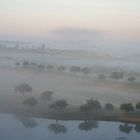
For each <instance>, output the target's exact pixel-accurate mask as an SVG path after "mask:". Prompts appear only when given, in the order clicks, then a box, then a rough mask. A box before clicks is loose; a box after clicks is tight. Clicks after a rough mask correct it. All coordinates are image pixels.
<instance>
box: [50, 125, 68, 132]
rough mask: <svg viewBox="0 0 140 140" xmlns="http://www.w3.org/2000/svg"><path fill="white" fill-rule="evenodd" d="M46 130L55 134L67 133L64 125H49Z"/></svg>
mask: <svg viewBox="0 0 140 140" xmlns="http://www.w3.org/2000/svg"><path fill="white" fill-rule="evenodd" d="M48 129H49V130H50V131H53V132H54V133H55V134H65V133H66V132H67V129H66V127H65V126H64V125H60V124H58V123H57V124H50V125H49V126H48Z"/></svg>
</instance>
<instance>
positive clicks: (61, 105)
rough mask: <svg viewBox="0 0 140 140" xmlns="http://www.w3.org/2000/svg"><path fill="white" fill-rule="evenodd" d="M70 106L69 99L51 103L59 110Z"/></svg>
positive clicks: (52, 106) (53, 107) (51, 106)
mask: <svg viewBox="0 0 140 140" xmlns="http://www.w3.org/2000/svg"><path fill="white" fill-rule="evenodd" d="M67 106H68V103H67V101H65V100H58V101H56V102H55V103H53V104H51V105H50V108H52V109H55V110H57V111H63V110H64V109H65V108H66V107H67Z"/></svg>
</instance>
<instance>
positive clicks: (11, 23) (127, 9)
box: [0, 0, 140, 41]
mask: <svg viewBox="0 0 140 140" xmlns="http://www.w3.org/2000/svg"><path fill="white" fill-rule="evenodd" d="M70 29H72V33H73V30H74V29H75V32H76V31H79V30H82V31H83V30H84V31H85V30H87V31H89V30H90V31H93V34H95V32H98V34H101V36H102V37H104V38H107V39H110V40H113V39H122V40H123V39H127V40H130V39H131V40H133V41H138V40H139V39H140V0H0V38H7V39H19V38H20V39H40V40H41V39H42V40H45V39H47V38H48V37H49V36H54V33H56V32H57V31H59V33H60V32H61V30H62V33H64V34H63V37H64V36H65V34H68V33H69V32H70V33H71V30H70ZM64 31H66V32H64ZM87 31H86V32H82V33H83V34H84V33H87ZM57 33H58V32H57ZM62 33H61V35H62ZM80 33H81V31H80ZM57 35H58V34H57ZM59 35H60V34H59ZM59 35H58V36H59ZM88 35H89V34H88ZM71 37H72V36H71Z"/></svg>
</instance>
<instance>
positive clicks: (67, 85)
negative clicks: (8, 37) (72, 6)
mask: <svg viewBox="0 0 140 140" xmlns="http://www.w3.org/2000/svg"><path fill="white" fill-rule="evenodd" d="M128 62H129V64H128ZM133 62H134V60H131V59H130V58H127V57H126V58H118V57H112V56H110V55H105V54H98V53H95V52H89V51H78V50H63V49H37V50H35V49H17V48H1V49H0V77H1V79H0V139H3V140H4V139H11V140H12V139H13V140H16V139H17V140H18V139H27V140H28V139H30V140H31V139H33V140H36V139H47V138H48V139H53V140H55V139H58V138H59V139H62V140H63V139H83V140H84V139H89V140H90V139H99V140H103V139H108V140H112V139H114V140H129V139H135V140H139V134H140V133H139V132H140V73H139V65H138V64H137V63H133ZM5 131H6V133H5ZM7 131H8V132H7ZM17 132H18V133H17ZM108 132H110V133H108ZM7 133H9V135H7ZM24 134H25V135H24ZM130 134H131V135H130ZM21 136H22V138H21Z"/></svg>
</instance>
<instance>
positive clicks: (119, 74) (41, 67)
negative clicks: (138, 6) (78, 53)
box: [16, 61, 136, 82]
mask: <svg viewBox="0 0 140 140" xmlns="http://www.w3.org/2000/svg"><path fill="white" fill-rule="evenodd" d="M20 65H21V66H22V67H24V68H29V67H31V68H37V69H38V70H44V69H48V70H54V69H55V67H54V65H47V66H45V65H43V64H37V63H34V62H31V63H29V62H28V61H24V62H22V63H20V62H17V63H16V66H20ZM57 70H58V71H65V70H66V67H64V66H62V65H61V66H59V67H57ZM70 71H71V72H72V73H74V74H76V73H84V74H85V75H87V74H90V73H91V72H92V69H91V68H89V67H83V68H81V67H80V66H71V67H70ZM109 77H110V78H111V79H123V77H124V72H122V71H120V72H113V73H111V74H110V75H109ZM98 78H99V79H105V78H106V75H105V74H99V75H98ZM135 80H136V78H135V77H134V76H130V77H128V81H130V82H133V81H135Z"/></svg>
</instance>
